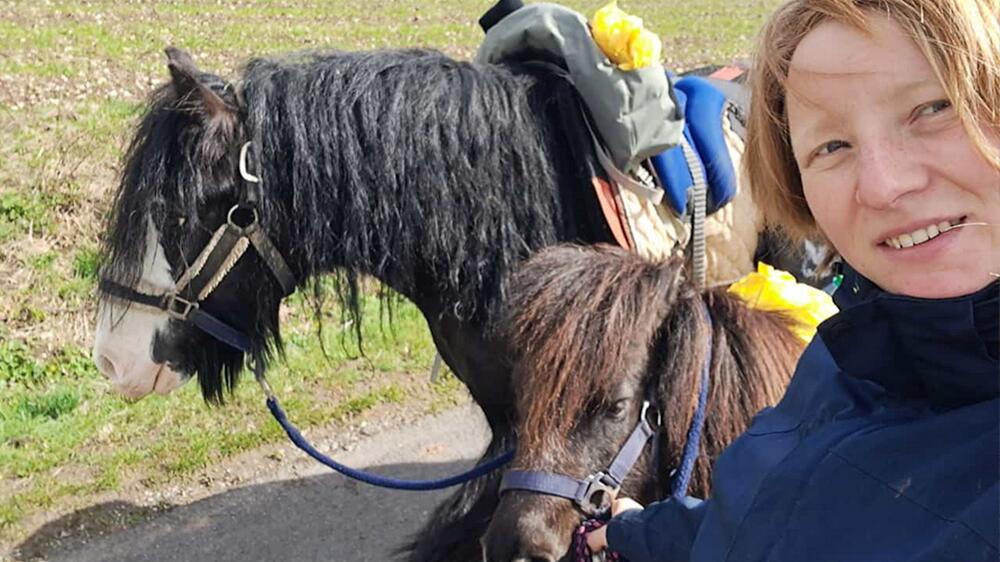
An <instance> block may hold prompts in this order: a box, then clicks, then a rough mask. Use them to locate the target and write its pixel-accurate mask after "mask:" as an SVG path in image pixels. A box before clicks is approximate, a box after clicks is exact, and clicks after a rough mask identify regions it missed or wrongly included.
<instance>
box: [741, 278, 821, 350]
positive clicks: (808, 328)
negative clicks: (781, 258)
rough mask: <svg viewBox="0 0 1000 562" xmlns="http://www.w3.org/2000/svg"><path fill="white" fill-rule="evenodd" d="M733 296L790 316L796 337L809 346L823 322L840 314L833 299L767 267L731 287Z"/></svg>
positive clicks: (755, 306)
mask: <svg viewBox="0 0 1000 562" xmlns="http://www.w3.org/2000/svg"><path fill="white" fill-rule="evenodd" d="M729 292H730V293H732V294H734V295H736V296H738V297H740V298H742V299H743V300H744V301H746V302H747V304H749V305H750V306H751V307H753V308H757V309H760V310H778V311H782V312H784V313H786V314H787V315H788V316H789V317H791V318H792V319H794V320H795V326H793V328H792V329H793V331H794V332H795V335H797V336H798V337H799V338H801V339H802V340H803V341H804V342H806V343H808V342H809V341H810V340H811V339H812V338H813V335H815V334H816V326H818V325H819V323H820V322H822V321H824V320H826V319H827V318H829V317H830V316H833V315H834V314H836V313H837V305H835V304H833V299H832V298H830V295H828V294H826V293H825V292H823V291H821V290H819V289H816V288H815V287H810V286H809V285H805V284H803V283H799V282H797V281H795V277H793V276H792V274H791V273H788V272H786V271H781V270H779V269H775V268H773V267H771V266H770V265H767V264H766V263H758V264H757V271H755V272H753V273H749V274H747V275H746V276H745V277H743V278H742V279H740V280H739V281H737V282H735V283H733V284H732V285H730V286H729Z"/></svg>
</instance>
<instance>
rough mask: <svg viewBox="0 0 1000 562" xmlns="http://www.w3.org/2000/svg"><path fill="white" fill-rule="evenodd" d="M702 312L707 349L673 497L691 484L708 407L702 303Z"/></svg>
mask: <svg viewBox="0 0 1000 562" xmlns="http://www.w3.org/2000/svg"><path fill="white" fill-rule="evenodd" d="M702 312H703V313H704V315H705V320H706V321H707V322H708V351H707V354H706V355H705V363H704V364H703V365H702V368H701V389H699V391H698V407H697V409H695V411H694V416H693V417H692V418H691V427H690V428H688V436H687V441H686V442H685V443H684V453H683V454H682V455H681V463H680V466H678V467H677V472H676V473H675V474H674V481H673V483H672V484H671V486H670V495H671V496H673V497H675V498H680V497H684V496H686V495H687V490H688V486H690V484H691V473H692V472H694V463H695V462H696V461H697V460H698V452H699V451H700V450H701V432H702V429H704V427H705V411H706V410H707V409H708V379H709V373H710V369H711V368H712V341H713V338H712V330H713V328H712V315H711V314H710V313H709V312H708V307H707V306H705V304H704V303H702Z"/></svg>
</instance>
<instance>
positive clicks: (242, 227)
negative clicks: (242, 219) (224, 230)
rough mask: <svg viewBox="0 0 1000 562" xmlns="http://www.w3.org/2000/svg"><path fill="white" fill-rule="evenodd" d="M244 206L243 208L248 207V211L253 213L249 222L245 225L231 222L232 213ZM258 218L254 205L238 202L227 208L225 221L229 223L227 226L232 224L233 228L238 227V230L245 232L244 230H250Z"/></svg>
mask: <svg viewBox="0 0 1000 562" xmlns="http://www.w3.org/2000/svg"><path fill="white" fill-rule="evenodd" d="M244 208H245V209H249V210H250V212H251V213H253V220H252V221H250V223H249V224H247V225H246V226H241V225H239V224H236V223H235V222H233V213H235V212H236V211H238V210H240V209H244ZM258 218H259V217H258V216H257V209H256V208H255V207H244V206H243V205H240V204H236V205H233V208H232V209H229V213H227V214H226V222H227V223H228V224H229V226H232V227H233V228H236V229H239V230H240V232H246V231H248V230H250V229H251V228H252V227H253V226H254V225H256V224H257V220H258Z"/></svg>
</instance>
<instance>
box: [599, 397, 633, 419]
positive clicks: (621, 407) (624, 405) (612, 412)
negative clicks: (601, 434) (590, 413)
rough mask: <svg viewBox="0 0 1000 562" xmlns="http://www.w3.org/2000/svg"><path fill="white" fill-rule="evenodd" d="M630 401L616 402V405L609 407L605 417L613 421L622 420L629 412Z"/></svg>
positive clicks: (625, 399)
mask: <svg viewBox="0 0 1000 562" xmlns="http://www.w3.org/2000/svg"><path fill="white" fill-rule="evenodd" d="M629 402H630V401H629V399H627V398H624V399H622V400H618V401H616V402H615V403H614V404H611V406H609V407H608V409H607V411H606V412H605V415H606V416H607V417H609V418H611V419H615V420H620V419H622V418H624V417H625V414H626V413H627V412H628V405H629Z"/></svg>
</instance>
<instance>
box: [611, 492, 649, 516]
mask: <svg viewBox="0 0 1000 562" xmlns="http://www.w3.org/2000/svg"><path fill="white" fill-rule="evenodd" d="M632 509H642V504H641V503H639V502H637V501H635V500H633V499H632V498H624V497H623V498H618V499H616V500H615V501H614V502H612V503H611V516H612V517H614V516H615V515H618V514H619V513H621V512H623V511H629V510H632Z"/></svg>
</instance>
